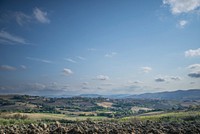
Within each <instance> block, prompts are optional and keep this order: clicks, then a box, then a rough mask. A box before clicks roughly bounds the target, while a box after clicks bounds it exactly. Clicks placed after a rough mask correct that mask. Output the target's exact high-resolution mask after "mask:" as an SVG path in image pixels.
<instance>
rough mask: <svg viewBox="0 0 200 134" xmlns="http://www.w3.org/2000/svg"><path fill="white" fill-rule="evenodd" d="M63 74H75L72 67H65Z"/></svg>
mask: <svg viewBox="0 0 200 134" xmlns="http://www.w3.org/2000/svg"><path fill="white" fill-rule="evenodd" d="M63 74H64V75H70V74H73V72H72V70H71V69H68V68H64V69H63Z"/></svg>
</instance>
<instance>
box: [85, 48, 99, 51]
mask: <svg viewBox="0 0 200 134" xmlns="http://www.w3.org/2000/svg"><path fill="white" fill-rule="evenodd" d="M87 50H88V51H96V50H97V49H95V48H88V49H87Z"/></svg>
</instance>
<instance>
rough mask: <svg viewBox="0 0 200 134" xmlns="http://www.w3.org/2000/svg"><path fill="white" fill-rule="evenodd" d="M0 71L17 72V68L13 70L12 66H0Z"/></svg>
mask: <svg viewBox="0 0 200 134" xmlns="http://www.w3.org/2000/svg"><path fill="white" fill-rule="evenodd" d="M0 70H2V71H15V70H17V68H15V67H13V66H9V65H1V66H0Z"/></svg>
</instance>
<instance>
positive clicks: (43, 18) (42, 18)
mask: <svg viewBox="0 0 200 134" xmlns="http://www.w3.org/2000/svg"><path fill="white" fill-rule="evenodd" d="M33 14H34V16H35V18H36V19H37V21H39V22H41V23H50V20H49V18H48V17H47V12H45V11H42V10H41V9H39V8H37V7H36V8H35V9H34V10H33Z"/></svg>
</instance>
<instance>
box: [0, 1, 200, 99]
mask: <svg viewBox="0 0 200 134" xmlns="http://www.w3.org/2000/svg"><path fill="white" fill-rule="evenodd" d="M199 35H200V0H187V1H183V0H154V1H148V0H134V1H133V0H126V1H122V0H109V1H108V0H95V1H94V0H84V1H83V0H76V1H74V0H68V1H66V0H61V1H59V2H58V1H53V0H52V1H50V2H49V1H45V0H44V1H37V0H36V1H27V0H19V1H11V0H2V1H1V2H0V93H1V94H6V93H19V94H31V95H65V94H66V95H71V94H88V93H98V94H139V93H145V92H160V91H173V90H178V89H199V88H200V38H199Z"/></svg>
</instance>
